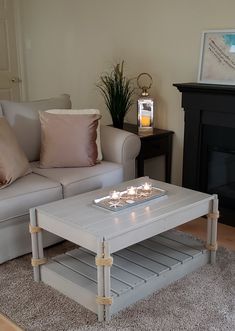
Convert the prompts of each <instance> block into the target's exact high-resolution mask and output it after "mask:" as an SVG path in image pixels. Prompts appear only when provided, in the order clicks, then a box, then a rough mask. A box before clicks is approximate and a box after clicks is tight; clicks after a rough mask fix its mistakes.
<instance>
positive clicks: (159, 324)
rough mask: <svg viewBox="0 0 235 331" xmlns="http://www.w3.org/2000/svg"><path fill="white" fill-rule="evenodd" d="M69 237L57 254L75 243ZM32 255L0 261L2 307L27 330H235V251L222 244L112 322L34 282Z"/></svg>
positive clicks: (53, 249) (51, 251)
mask: <svg viewBox="0 0 235 331" xmlns="http://www.w3.org/2000/svg"><path fill="white" fill-rule="evenodd" d="M73 247H74V245H72V244H70V243H68V242H64V243H62V244H59V245H56V246H54V247H51V248H49V249H47V253H46V254H47V255H50V256H53V255H56V254H58V253H63V252H64V251H66V250H68V249H70V248H73ZM30 258H31V255H26V256H24V257H21V258H18V259H15V260H12V261H10V262H7V263H4V264H3V265H0V311H1V312H2V313H3V314H5V315H6V316H8V317H9V318H11V319H12V320H13V321H14V322H15V323H17V324H18V325H19V326H21V327H22V328H23V329H25V330H27V331H80V330H89V331H90V330H92V331H96V330H97V331H101V330H110V331H114V330H115V331H116V330H122V331H132V330H133V331H134V330H135V331H139V330H146V331H147V330H148V331H150V330H151V331H152V330H155V331H178V330H179V331H182V330H187V331H188V330H198V331H199V330H200V331H204V330H205V331H217V330H218V331H223V330H224V331H225V330H229V331H232V330H235V252H232V251H228V250H226V249H223V248H219V250H218V254H217V263H216V264H215V265H213V266H212V265H206V266H204V267H202V268H201V269H198V270H197V271H196V272H194V273H192V274H189V275H188V276H186V277H184V278H182V279H181V280H179V281H176V282H175V283H173V284H171V285H170V286H168V287H167V288H165V289H162V290H161V291H159V292H156V293H154V294H152V295H151V296H149V297H148V298H146V299H144V300H141V301H138V302H137V303H136V304H134V305H132V306H130V307H129V308H127V309H125V310H123V311H121V312H119V313H118V314H117V315H115V316H113V318H112V320H111V322H109V323H107V322H106V323H99V322H97V318H96V315H95V314H93V313H92V312H90V311H89V310H87V309H85V308H84V307H82V306H80V305H79V304H77V303H76V302H74V301H72V300H70V299H68V298H67V297H65V296H64V295H62V294H60V293H59V292H57V291H55V290H53V289H52V288H50V287H49V286H46V285H44V284H43V283H35V282H34V281H33V275H32V268H31V265H30Z"/></svg>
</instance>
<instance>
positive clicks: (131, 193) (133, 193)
mask: <svg viewBox="0 0 235 331" xmlns="http://www.w3.org/2000/svg"><path fill="white" fill-rule="evenodd" d="M126 193H127V195H128V196H129V197H132V198H134V197H135V196H136V195H137V187H135V186H128V187H127V189H126Z"/></svg>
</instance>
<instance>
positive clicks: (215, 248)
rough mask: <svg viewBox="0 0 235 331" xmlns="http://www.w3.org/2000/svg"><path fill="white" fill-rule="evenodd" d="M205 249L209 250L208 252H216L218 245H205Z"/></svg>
mask: <svg viewBox="0 0 235 331" xmlns="http://www.w3.org/2000/svg"><path fill="white" fill-rule="evenodd" d="M206 248H207V249H208V250H209V251H217V249H218V244H217V243H215V244H207V245H206Z"/></svg>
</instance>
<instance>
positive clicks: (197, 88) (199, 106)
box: [174, 83, 235, 226]
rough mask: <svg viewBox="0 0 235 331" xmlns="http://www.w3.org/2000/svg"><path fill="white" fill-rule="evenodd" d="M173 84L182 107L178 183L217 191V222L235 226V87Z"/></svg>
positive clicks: (203, 189) (203, 190) (210, 191)
mask: <svg viewBox="0 0 235 331" xmlns="http://www.w3.org/2000/svg"><path fill="white" fill-rule="evenodd" d="M174 86H176V87H177V88H178V90H179V91H180V92H182V107H183V108H184V110H185V132H184V158H183V182H182V185H183V186H184V187H188V188H191V189H195V190H198V191H202V192H207V193H211V194H218V196H219V206H220V207H219V209H220V215H221V216H220V222H222V223H225V224H228V225H232V226H235V86H230V85H212V84H200V83H185V84H174Z"/></svg>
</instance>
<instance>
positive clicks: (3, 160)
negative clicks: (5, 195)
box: [0, 117, 32, 189]
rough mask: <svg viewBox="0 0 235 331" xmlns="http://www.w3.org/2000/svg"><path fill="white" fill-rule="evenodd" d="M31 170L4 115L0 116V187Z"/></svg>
mask: <svg viewBox="0 0 235 331" xmlns="http://www.w3.org/2000/svg"><path fill="white" fill-rule="evenodd" d="M30 172H32V170H31V168H30V165H29V162H28V160H27V158H26V155H25V153H24V151H23V150H22V149H21V147H20V145H19V143H18V141H17V139H16V136H15V134H14V132H13V130H12V128H11V127H10V125H9V124H8V122H7V120H6V119H5V118H4V117H0V189H2V188H4V187H6V186H8V185H10V184H11V183H12V182H14V181H15V180H16V179H17V178H19V177H22V176H24V175H26V174H28V173H30Z"/></svg>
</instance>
